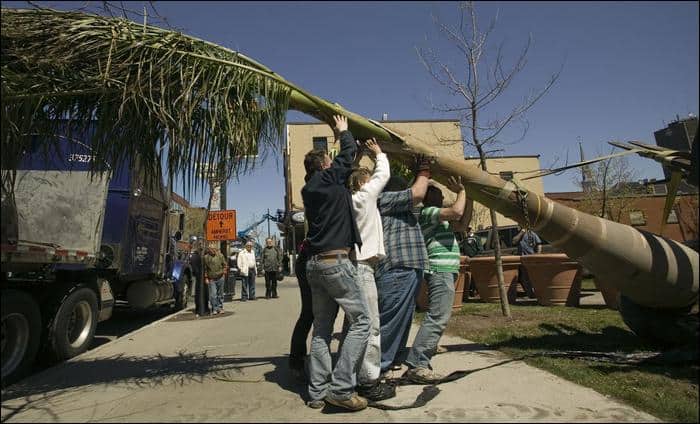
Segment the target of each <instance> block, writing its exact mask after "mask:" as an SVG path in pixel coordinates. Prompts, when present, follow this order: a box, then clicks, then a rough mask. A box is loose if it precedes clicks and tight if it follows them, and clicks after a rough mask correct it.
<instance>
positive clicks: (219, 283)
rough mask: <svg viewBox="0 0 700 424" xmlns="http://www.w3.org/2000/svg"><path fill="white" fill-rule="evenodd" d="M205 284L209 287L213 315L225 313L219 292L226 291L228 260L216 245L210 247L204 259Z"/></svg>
mask: <svg viewBox="0 0 700 424" xmlns="http://www.w3.org/2000/svg"><path fill="white" fill-rule="evenodd" d="M203 265H204V282H205V283H206V284H207V285H208V286H209V303H211V313H212V315H218V314H220V313H222V312H223V311H224V305H223V303H222V302H221V296H219V292H222V291H223V289H224V278H225V277H226V259H225V258H224V255H223V254H222V253H221V251H220V250H219V248H218V246H217V245H216V244H215V243H212V244H210V245H209V248H208V249H207V254H206V255H204V258H203Z"/></svg>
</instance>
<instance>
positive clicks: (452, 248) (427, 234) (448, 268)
mask: <svg viewBox="0 0 700 424" xmlns="http://www.w3.org/2000/svg"><path fill="white" fill-rule="evenodd" d="M420 229H421V231H422V232H423V238H424V239H425V245H426V247H427V249H428V261H429V263H430V265H429V269H430V272H449V273H454V274H457V273H459V245H458V244H457V239H455V235H454V233H453V232H452V231H451V230H450V223H449V222H447V221H440V208H437V207H434V206H430V207H427V208H423V210H421V213H420Z"/></svg>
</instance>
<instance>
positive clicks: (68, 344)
mask: <svg viewBox="0 0 700 424" xmlns="http://www.w3.org/2000/svg"><path fill="white" fill-rule="evenodd" d="M96 328H97V295H96V294H95V292H94V291H93V290H91V289H89V288H87V287H81V288H79V289H77V290H75V291H73V292H71V293H70V294H69V295H68V296H67V297H66V298H65V299H64V300H63V302H62V303H61V305H60V306H59V308H58V310H57V311H56V315H55V316H54V318H53V320H52V321H51V323H50V324H49V333H48V340H47V342H48V343H47V344H48V347H49V353H50V355H51V356H52V358H53V359H55V360H58V361H63V360H66V359H69V358H72V357H74V356H76V355H79V354H81V353H83V352H85V351H86V350H87V348H88V346H90V343H91V342H92V339H93V337H94V336H95V329H96Z"/></svg>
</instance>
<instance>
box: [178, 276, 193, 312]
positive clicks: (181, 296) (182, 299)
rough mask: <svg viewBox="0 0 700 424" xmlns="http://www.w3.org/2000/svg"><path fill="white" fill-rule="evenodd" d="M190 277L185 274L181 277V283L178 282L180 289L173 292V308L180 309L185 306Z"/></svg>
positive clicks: (188, 292)
mask: <svg viewBox="0 0 700 424" xmlns="http://www.w3.org/2000/svg"><path fill="white" fill-rule="evenodd" d="M190 284H191V283H190V277H189V275H187V274H185V275H184V276H183V277H182V284H180V289H181V290H180V291H179V292H177V293H176V294H175V296H176V297H175V310H176V311H181V310H183V309H185V308H187V299H189V296H190Z"/></svg>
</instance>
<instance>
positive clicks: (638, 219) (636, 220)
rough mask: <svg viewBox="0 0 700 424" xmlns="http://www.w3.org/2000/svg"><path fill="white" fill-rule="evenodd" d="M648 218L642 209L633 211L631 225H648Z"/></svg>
mask: <svg viewBox="0 0 700 424" xmlns="http://www.w3.org/2000/svg"><path fill="white" fill-rule="evenodd" d="M646 224H647V220H646V218H645V217H644V212H642V211H632V212H630V225H646Z"/></svg>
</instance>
